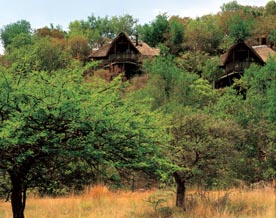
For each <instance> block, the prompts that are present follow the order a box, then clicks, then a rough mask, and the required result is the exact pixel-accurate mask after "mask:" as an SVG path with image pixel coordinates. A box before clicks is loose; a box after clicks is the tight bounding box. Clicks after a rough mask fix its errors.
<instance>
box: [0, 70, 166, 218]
mask: <svg viewBox="0 0 276 218" xmlns="http://www.w3.org/2000/svg"><path fill="white" fill-rule="evenodd" d="M80 75H81V72H80V71H78V70H77V71H64V70H63V71H58V72H52V74H51V75H49V74H47V73H43V72H38V73H32V74H27V75H26V76H22V75H19V76H14V75H9V74H8V73H7V72H2V76H1V78H0V87H1V88H0V89H1V92H0V95H1V98H0V105H1V107H0V154H1V159H0V175H4V174H6V175H9V176H6V179H8V180H9V181H10V186H11V190H10V192H11V205H12V211H13V217H14V218H24V209H25V203H26V191H27V189H28V188H30V187H37V186H38V187H41V186H43V185H44V186H47V184H49V181H52V180H59V179H60V176H58V175H61V174H60V171H62V170H63V169H65V171H66V170H67V169H71V170H73V169H72V164H73V165H74V164H75V163H76V164H77V163H79V161H81V162H84V163H87V164H88V165H89V166H90V167H91V168H92V169H93V170H94V172H93V173H94V174H98V175H99V174H101V172H102V174H103V175H104V174H105V172H103V171H102V170H103V169H106V167H104V166H108V167H109V169H112V170H113V171H114V172H115V173H116V174H117V175H120V172H122V171H124V170H133V171H139V170H142V171H144V172H146V173H149V174H155V173H156V174H158V173H162V169H163V167H164V166H165V165H167V164H166V161H164V158H163V157H162V149H163V148H162V146H165V144H166V133H165V128H163V127H164V125H163V124H161V123H160V121H162V119H161V114H159V113H153V112H150V110H149V107H150V104H149V103H148V102H146V103H143V102H138V101H137V102H136V101H133V99H132V98H131V96H129V97H127V96H126V97H124V98H122V93H121V92H120V90H121V88H122V87H121V85H120V83H119V84H118V81H116V80H115V81H114V82H113V83H109V84H104V85H100V86H99V85H98V86H97V87H94V88H93V87H91V86H92V85H90V84H87V83H83V80H82V77H81V76H80ZM159 116H160V117H159ZM69 165H71V167H70V166H69ZM75 166H81V165H75ZM75 168H77V169H78V170H84V171H87V168H86V167H85V168H82V167H75ZM73 178H74V177H73Z"/></svg>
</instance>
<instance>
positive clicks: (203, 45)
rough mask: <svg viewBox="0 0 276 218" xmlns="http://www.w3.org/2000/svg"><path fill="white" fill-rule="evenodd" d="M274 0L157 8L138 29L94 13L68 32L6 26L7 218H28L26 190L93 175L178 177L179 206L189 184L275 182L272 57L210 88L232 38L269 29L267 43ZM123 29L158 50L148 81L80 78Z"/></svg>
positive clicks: (1, 150) (0, 83)
mask: <svg viewBox="0 0 276 218" xmlns="http://www.w3.org/2000/svg"><path fill="white" fill-rule="evenodd" d="M275 5H276V3H275V1H270V2H268V3H267V5H266V6H265V7H253V6H243V5H239V4H238V3H237V2H236V1H232V2H229V3H227V4H224V5H222V7H221V12H220V13H218V14H216V15H206V16H202V17H199V18H196V19H191V18H181V17H178V16H173V17H170V18H169V17H168V16H167V15H166V14H160V15H158V16H157V17H156V18H155V20H153V21H152V22H151V23H148V24H145V25H138V20H137V19H134V18H133V17H132V16H130V15H124V16H120V17H111V18H109V17H104V18H100V17H95V16H94V15H91V16H90V17H88V18H87V20H80V21H79V20H77V21H73V22H71V23H70V24H69V31H68V32H65V31H63V30H62V29H61V28H60V27H59V26H56V27H55V26H53V25H52V26H51V27H42V28H40V29H36V30H32V28H31V24H30V23H29V22H28V21H25V20H21V21H18V22H16V23H11V24H8V25H6V26H4V27H3V28H2V29H1V32H0V35H1V39H2V42H3V45H4V48H5V55H3V56H1V57H0V64H1V65H0V154H1V159H0V184H1V186H0V195H1V197H4V195H5V194H7V195H8V198H9V197H10V198H11V203H12V210H13V214H14V218H24V209H25V202H26V195H27V190H28V189H36V190H37V191H38V192H39V194H41V195H43V194H51V195H58V194H66V193H68V192H69V191H70V190H72V189H74V190H76V191H81V190H82V189H83V188H84V186H85V185H88V184H95V183H98V182H103V183H108V184H110V185H112V186H114V187H122V186H129V187H130V186H132V188H133V189H135V187H136V186H138V184H137V183H138V182H137V180H139V181H140V183H141V182H143V183H144V186H146V183H149V182H148V181H154V183H155V184H156V183H157V182H159V183H161V182H162V183H164V184H167V185H170V184H171V183H172V179H173V178H174V179H175V181H176V183H177V201H176V204H177V205H178V206H181V207H185V204H184V203H185V201H184V199H185V189H186V185H187V184H197V185H199V186H201V187H204V188H209V189H211V188H225V187H230V186H235V185H239V184H241V183H252V182H257V181H260V180H273V179H275V177H276V158H275V156H276V145H275V143H276V126H275V125H276V123H275V121H276V94H275V93H276V60H275V58H274V57H271V58H270V60H269V61H268V62H267V64H266V65H265V66H264V67H260V66H256V65H252V66H251V67H250V68H249V69H248V70H246V72H245V74H244V75H243V76H242V78H241V79H240V80H239V81H236V84H234V86H233V87H228V88H225V89H223V90H215V89H214V83H215V81H216V79H217V78H218V77H219V76H220V75H221V74H222V72H221V70H220V69H219V68H218V65H219V55H220V54H222V53H223V52H224V51H225V50H226V49H227V48H229V46H231V45H232V43H233V42H235V40H237V39H244V40H247V41H248V42H249V43H250V44H258V43H259V42H260V41H262V40H263V36H264V35H265V36H266V39H267V40H268V41H267V42H268V43H269V44H270V45H271V47H272V48H274V43H275V41H276V34H275V33H276V24H275V18H276V7H275ZM121 31H124V32H126V33H128V34H129V35H130V36H131V35H135V34H138V35H139V36H140V38H141V39H142V40H143V41H145V42H147V43H148V44H149V45H151V46H158V47H159V48H160V50H161V54H160V56H158V57H156V58H155V59H151V60H148V61H146V62H145V63H144V65H143V72H144V74H145V75H147V79H144V80H143V77H142V78H140V80H139V78H138V79H137V80H135V78H134V80H133V81H130V82H125V83H122V82H121V79H120V78H117V79H115V80H114V81H112V82H110V83H107V82H104V81H101V80H100V79H97V78H93V80H92V82H88V81H87V80H85V78H83V76H82V74H83V72H84V71H86V70H87V69H89V68H91V67H94V66H95V65H96V63H88V55H89V53H90V51H91V50H92V48H97V47H99V46H101V45H102V44H103V43H104V42H106V41H107V40H108V39H110V38H112V37H114V36H115V35H116V34H117V33H119V32H121ZM142 76H143V75H142ZM144 77H146V76H144ZM135 81H136V82H135ZM138 81H143V84H142V85H139V84H138ZM235 85H236V86H235ZM136 86H137V87H138V86H139V87H142V88H137V87H136ZM237 87H239V88H240V89H241V90H237ZM133 90H135V91H133ZM240 93H243V95H241V94H240ZM137 178H138V179H137ZM130 181H131V182H130ZM136 184H137V185H136Z"/></svg>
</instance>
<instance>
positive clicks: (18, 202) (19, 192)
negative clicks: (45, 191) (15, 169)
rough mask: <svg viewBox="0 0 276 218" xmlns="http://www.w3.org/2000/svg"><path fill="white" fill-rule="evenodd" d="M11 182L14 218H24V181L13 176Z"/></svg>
mask: <svg viewBox="0 0 276 218" xmlns="http://www.w3.org/2000/svg"><path fill="white" fill-rule="evenodd" d="M11 182H12V192H11V205H12V213H13V218H24V210H25V204H26V188H24V187H23V184H22V179H21V178H20V177H18V176H15V175H11Z"/></svg>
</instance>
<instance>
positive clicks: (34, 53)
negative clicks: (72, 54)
mask: <svg viewBox="0 0 276 218" xmlns="http://www.w3.org/2000/svg"><path fill="white" fill-rule="evenodd" d="M12 45H13V43H12V44H11V46H12ZM7 59H8V60H9V61H11V63H12V70H13V71H14V72H17V73H29V72H31V71H33V70H34V71H35V70H37V71H48V72H52V71H54V70H57V69H62V68H66V67H67V65H68V63H69V61H70V58H69V52H68V50H67V48H66V44H65V43H64V41H63V40H60V39H51V38H48V37H43V38H35V39H34V40H32V41H31V43H29V44H26V45H24V46H21V47H18V48H17V47H14V48H13V49H11V50H10V52H9V54H8V55H7Z"/></svg>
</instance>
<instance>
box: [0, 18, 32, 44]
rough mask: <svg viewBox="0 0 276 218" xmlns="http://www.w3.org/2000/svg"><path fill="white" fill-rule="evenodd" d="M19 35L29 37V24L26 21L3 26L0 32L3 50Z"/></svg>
mask: <svg viewBox="0 0 276 218" xmlns="http://www.w3.org/2000/svg"><path fill="white" fill-rule="evenodd" d="M20 34H26V35H31V24H30V23H29V22H28V21H26V20H20V21H17V22H16V23H11V24H8V25H6V26H4V27H3V28H2V29H1V31H0V35H1V40H2V42H3V46H4V48H7V47H8V45H10V44H11V43H12V41H13V40H14V38H15V37H17V36H18V35H20Z"/></svg>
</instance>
